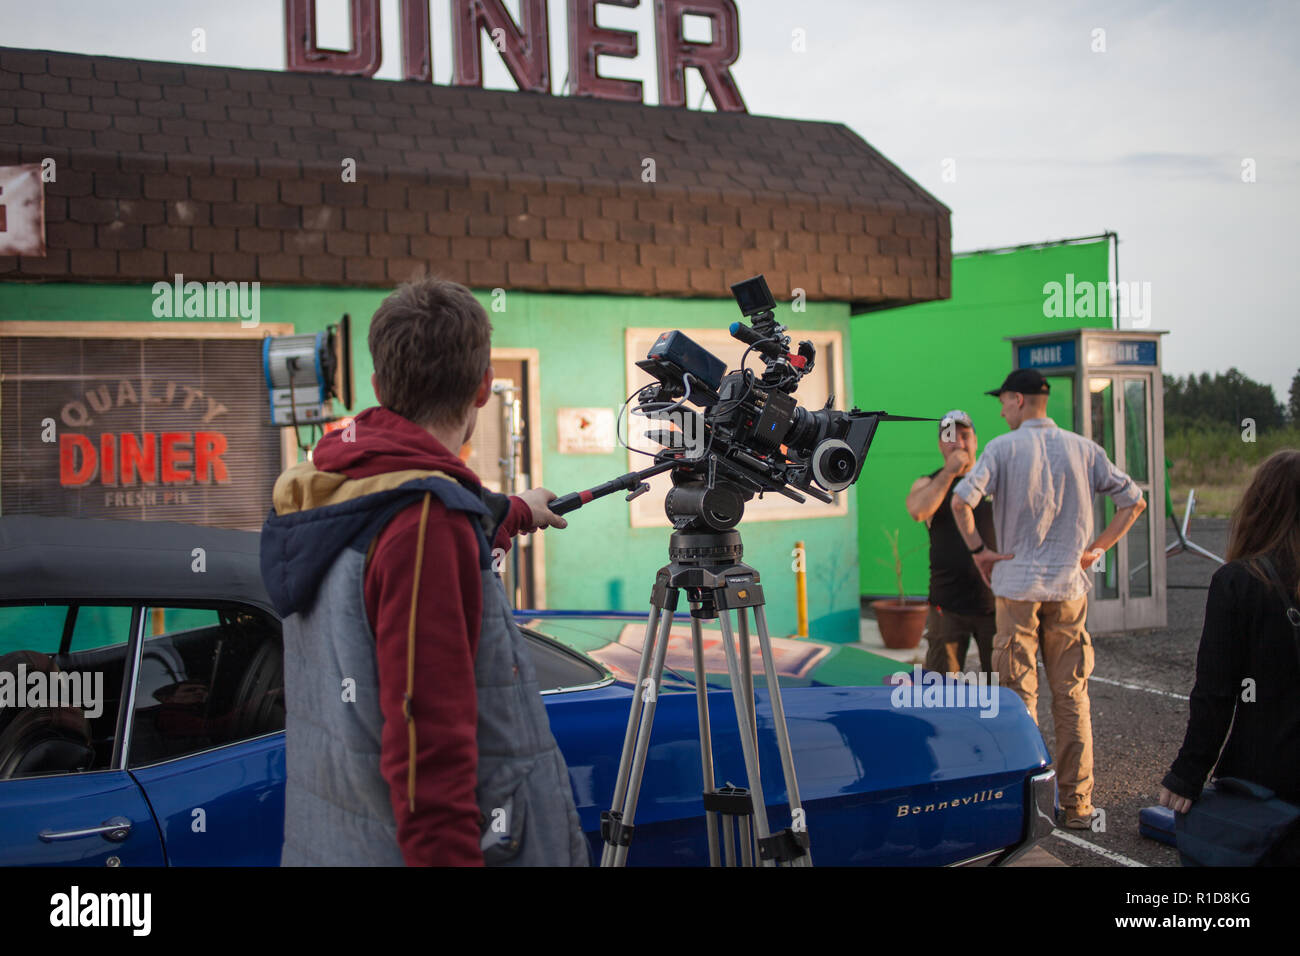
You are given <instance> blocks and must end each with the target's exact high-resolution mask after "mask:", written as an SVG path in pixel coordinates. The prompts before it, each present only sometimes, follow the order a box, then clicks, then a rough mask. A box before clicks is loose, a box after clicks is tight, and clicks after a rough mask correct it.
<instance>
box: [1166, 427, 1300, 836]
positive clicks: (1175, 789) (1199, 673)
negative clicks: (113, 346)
mask: <svg viewBox="0 0 1300 956" xmlns="http://www.w3.org/2000/svg"><path fill="white" fill-rule="evenodd" d="M1261 555H1267V556H1268V558H1269V559H1270V560H1271V561H1272V563H1273V565H1274V567H1275V568H1276V570H1277V574H1278V576H1279V577H1280V578H1281V581H1282V583H1283V586H1284V587H1285V588H1286V590H1287V594H1286V595H1283V594H1282V593H1281V591H1280V589H1279V588H1277V587H1276V586H1274V585H1273V584H1272V583H1271V582H1270V580H1269V577H1268V575H1267V573H1266V572H1265V571H1264V569H1263V567H1262V565H1261V563H1260V560H1259V558H1260V556H1261ZM1287 601H1289V602H1290V604H1292V605H1296V606H1300V451H1296V450H1293V449H1287V450H1283V451H1279V452H1276V453H1274V454H1273V455H1272V456H1270V457H1269V459H1268V460H1267V461H1265V462H1264V463H1263V464H1262V465H1260V467H1259V470H1258V471H1257V472H1256V473H1255V477H1254V479H1253V480H1252V481H1251V483H1250V486H1249V487H1248V488H1247V489H1246V492H1245V494H1244V495H1243V496H1242V499H1241V503H1240V504H1239V505H1238V506H1237V510H1236V513H1235V514H1234V515H1233V520H1232V530H1231V532H1230V536H1229V543H1228V563H1227V564H1225V565H1224V566H1223V567H1221V568H1220V569H1219V570H1218V571H1216V572H1215V574H1214V577H1213V578H1212V579H1211V581H1210V593H1209V596H1208V598H1207V599H1206V602H1205V626H1204V629H1203V630H1202V632H1201V644H1200V649H1199V650H1198V651H1197V655H1196V684H1195V686H1194V687H1193V688H1192V693H1191V701H1190V707H1189V711H1190V713H1189V716H1188V721H1187V733H1186V735H1185V736H1184V738H1183V746H1182V749H1181V750H1179V752H1178V757H1177V759H1176V760H1175V761H1174V763H1173V766H1172V767H1171V768H1170V770H1169V773H1168V774H1166V775H1165V778H1164V780H1163V781H1161V787H1160V802H1161V803H1162V804H1163V805H1164V806H1166V807H1171V808H1173V809H1174V810H1175V811H1176V812H1179V813H1186V812H1187V811H1188V810H1189V809H1190V808H1191V806H1192V802H1193V801H1195V800H1196V799H1197V798H1198V797H1199V796H1200V794H1201V788H1202V786H1203V785H1204V783H1205V779H1206V777H1207V776H1208V775H1209V774H1211V773H1213V774H1214V776H1215V777H1240V778H1242V779H1245V780H1249V781H1251V782H1253V783H1258V784H1261V785H1263V786H1265V787H1268V788H1269V789H1271V790H1273V791H1274V792H1275V793H1276V794H1277V795H1278V796H1279V797H1281V798H1282V799H1283V800H1288V801H1290V802H1292V803H1300V690H1297V688H1300V648H1297V644H1296V638H1295V635H1294V632H1293V630H1292V627H1291V624H1290V622H1289V620H1288V619H1287ZM1234 714H1235V719H1234ZM1225 738H1226V739H1225Z"/></svg>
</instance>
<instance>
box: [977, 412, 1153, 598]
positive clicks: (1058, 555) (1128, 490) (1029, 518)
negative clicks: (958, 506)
mask: <svg viewBox="0 0 1300 956" xmlns="http://www.w3.org/2000/svg"><path fill="white" fill-rule="evenodd" d="M953 494H954V495H956V496H957V497H959V498H961V500H962V501H964V502H966V504H968V505H970V506H971V507H972V508H974V507H975V506H976V505H977V504H979V502H980V499H981V498H983V497H984V495H992V496H993V526H994V528H995V529H996V531H997V536H998V547H999V551H1000V553H1002V554H1014V555H1015V557H1014V558H1012V559H1011V560H1009V561H999V562H997V563H996V564H994V565H993V575H992V577H993V593H994V594H995V595H997V596H998V597H1001V598H1009V599H1011V600H1016V601H1073V600H1075V599H1076V598H1079V597H1081V596H1083V595H1084V594H1086V593H1087V591H1088V589H1089V588H1090V587H1091V586H1092V581H1091V580H1090V577H1089V575H1088V573H1087V572H1085V571H1084V570H1083V569H1082V568H1081V567H1079V559H1080V558H1082V557H1083V553H1084V551H1085V550H1087V548H1088V546H1089V545H1090V544H1091V543H1092V542H1093V541H1094V540H1095V538H1096V536H1097V534H1099V533H1100V529H1098V528H1096V527H1095V525H1094V519H1093V509H1092V502H1093V498H1094V496H1096V495H1109V496H1110V497H1111V498H1112V499H1114V501H1115V506H1116V507H1117V508H1127V507H1129V506H1130V505H1135V504H1137V503H1138V501H1139V500H1141V498H1142V492H1141V491H1140V490H1139V489H1138V487H1137V485H1136V484H1135V483H1134V482H1133V479H1132V478H1130V477H1129V476H1128V475H1126V474H1124V472H1122V471H1120V470H1119V469H1118V468H1116V467H1115V466H1114V465H1113V464H1111V461H1110V459H1109V458H1108V457H1106V451H1105V449H1103V448H1102V447H1101V446H1100V445H1098V444H1097V443H1096V442H1094V441H1091V440H1089V439H1087V438H1084V437H1083V436H1082V435H1077V434H1075V433H1074V432H1071V431H1066V430H1065V429H1062V428H1058V427H1057V425H1056V422H1054V421H1052V420H1051V419H1050V418H1031V419H1029V420H1027V421H1024V422H1021V424H1020V427H1019V428H1017V429H1015V430H1013V431H1010V432H1008V433H1007V434H1005V435H999V436H998V437H997V438H995V439H993V440H992V441H991V442H989V443H988V444H987V445H986V446H985V447H984V451H983V453H982V454H981V455H980V456H979V460H978V461H976V462H975V465H974V467H973V468H971V470H970V471H969V472H968V473H967V474H966V476H965V477H964V478H962V480H961V481H959V482H958V483H957V484H956V486H955V487H954V488H953Z"/></svg>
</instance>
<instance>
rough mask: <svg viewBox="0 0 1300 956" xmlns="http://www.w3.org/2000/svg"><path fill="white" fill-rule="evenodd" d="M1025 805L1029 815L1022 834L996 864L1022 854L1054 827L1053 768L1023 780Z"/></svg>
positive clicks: (1015, 858)
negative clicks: (1017, 841) (1018, 840)
mask: <svg viewBox="0 0 1300 956" xmlns="http://www.w3.org/2000/svg"><path fill="white" fill-rule="evenodd" d="M1025 807H1026V809H1027V810H1029V814H1030V815H1029V819H1028V821H1026V823H1025V833H1024V836H1023V837H1022V838H1021V840H1020V842H1019V843H1017V844H1016V845H1015V846H1013V847H1009V848H1008V849H1007V851H1006V853H1005V854H1004V855H1003V856H1001V857H1000V858H999V859H998V860H997V863H996V864H995V865H997V866H1006V865H1007V864H1008V863H1012V862H1014V861H1015V860H1017V859H1019V858H1020V857H1022V856H1024V855H1025V854H1026V853H1027V852H1029V851H1030V850H1032V849H1033V848H1034V847H1035V846H1037V845H1038V844H1039V842H1040V841H1041V840H1042V839H1043V838H1044V837H1046V836H1048V835H1049V834H1050V833H1051V832H1052V831H1053V830H1055V829H1056V770H1055V769H1053V768H1050V767H1049V768H1048V769H1047V770H1043V771H1041V772H1039V773H1036V774H1034V775H1033V776H1032V777H1028V778H1027V779H1026V780H1025Z"/></svg>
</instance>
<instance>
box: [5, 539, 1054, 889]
mask: <svg viewBox="0 0 1300 956" xmlns="http://www.w3.org/2000/svg"><path fill="white" fill-rule="evenodd" d="M516 616H517V619H518V621H519V623H520V626H521V627H522V628H523V630H524V633H525V634H526V635H527V637H528V639H529V643H530V646H531V648H532V650H533V654H534V660H535V663H536V667H537V672H538V676H539V678H540V680H541V683H542V686H543V687H544V688H546V690H545V691H544V697H545V702H546V705H547V712H548V715H549V717H550V721H551V728H552V730H553V732H554V734H555V737H556V740H557V741H558V742H559V744H560V747H561V749H562V750H563V752H564V756H565V759H566V761H567V762H568V766H569V775H570V780H571V782H572V784H573V790H574V795H575V797H576V801H577V806H578V812H579V814H580V816H581V818H582V825H583V829H584V831H585V832H586V834H587V840H588V844H589V846H590V848H591V853H592V859H593V861H596V860H598V859H599V857H600V849H601V845H602V844H601V839H600V813H601V811H603V810H607V809H609V802H610V799H611V797H612V794H613V789H614V777H615V775H616V773H617V770H618V763H619V754H620V749H621V746H622V741H623V734H624V730H625V728H626V724H627V717H628V709H629V707H630V706H631V703H632V699H633V687H634V679H635V672H636V665H637V659H638V656H639V653H640V645H641V641H642V639H643V634H644V628H645V615H635V614H591V613H577V612H570V613H568V614H565V613H561V612H540V611H521V612H517V615H516ZM689 636H690V628H689V619H687V618H683V619H682V620H681V621H680V622H679V623H678V624H675V626H674V627H673V630H672V633H671V636H670V643H669V648H668V655H667V662H666V666H665V671H664V680H663V686H662V690H661V694H660V697H659V706H658V712H657V714H656V716H655V724H654V735H653V738H652V743H651V747H650V751H649V755H648V759H647V763H646V771H645V776H644V784H643V787H642V792H641V799H640V802H639V804H638V809H637V817H636V821H635V822H636V836H635V840H634V842H633V844H632V846H631V851H630V854H629V862H630V863H631V864H632V865H638V864H641V865H645V864H657V865H677V866H694V865H705V864H707V862H708V849H707V844H706V839H705V829H704V823H703V807H702V800H701V773H700V757H699V743H698V737H697V733H698V731H697V723H696V702H695V694H694V680H695V676H694V672H693V671H694V669H693V666H692V659H691V655H690V645H689ZM705 636H706V646H705V668H704V669H705V680H706V681H707V684H708V686H709V688H710V692H709V703H710V714H711V719H712V725H713V737H714V763H715V768H716V773H717V778H718V783H719V785H721V784H724V783H736V784H738V785H743V784H744V763H743V759H742V756H741V751H740V741H739V735H738V732H737V728H736V720H735V711H734V708H733V704H732V699H731V695H730V691H729V689H728V687H727V676H726V667H725V664H724V663H723V657H722V653H721V650H720V643H719V642H720V640H721V638H720V635H719V634H718V632H717V631H716V630H714V631H709V630H707V629H706V631H705ZM773 643H774V658H775V659H776V663H777V669H778V672H779V674H780V680H781V683H782V699H783V701H784V703H785V713H786V719H787V723H788V726H789V730H790V738H791V743H792V747H793V751H794V760H795V768H796V771H797V775H798V780H799V787H800V791H801V796H802V798H803V805H804V809H805V813H806V822H807V827H808V833H809V836H810V838H811V853H812V859H813V863H814V864H815V865H819V866H825V865H908V866H912V865H956V864H976V863H979V864H983V863H1006V862H1008V861H1010V860H1012V859H1014V858H1015V857H1016V856H1018V855H1019V854H1021V853H1023V852H1024V851H1025V850H1027V849H1028V848H1029V847H1031V846H1033V845H1034V844H1035V843H1036V842H1037V841H1038V840H1039V839H1041V838H1042V837H1043V836H1044V835H1046V834H1047V833H1048V832H1050V830H1051V828H1052V825H1053V823H1052V820H1053V805H1054V800H1055V778H1054V775H1053V772H1052V770H1051V768H1050V766H1049V764H1050V758H1049V755H1048V753H1047V750H1046V747H1045V746H1044V744H1043V739H1042V736H1041V735H1040V734H1039V732H1038V728H1037V726H1036V725H1035V724H1034V722H1033V721H1032V720H1031V719H1030V717H1029V715H1028V713H1027V712H1026V710H1025V708H1024V705H1023V704H1022V703H1021V702H1020V700H1019V698H1017V697H1016V696H1015V695H1014V694H1013V693H1011V692H1010V691H1007V690H1005V689H1000V688H994V689H993V694H994V696H993V697H992V698H989V699H984V700H981V701H979V702H978V705H977V704H976V702H974V701H966V702H965V705H964V706H959V705H956V704H954V705H951V706H934V704H933V702H932V701H930V700H929V698H928V697H927V696H926V695H923V693H922V687H921V685H920V684H917V685H915V686H907V685H904V686H895V681H896V679H891V675H892V674H893V673H894V672H895V671H897V670H898V665H897V664H896V663H895V662H893V661H889V660H886V659H884V658H882V657H878V656H876V655H872V654H869V653H867V652H865V651H863V650H861V649H860V648H857V647H851V646H845V645H835V644H826V643H821V642H818V641H810V640H793V639H783V638H774V640H773ZM282 657H283V651H282V644H281V637H280V622H279V620H278V618H277V617H276V614H275V612H274V610H273V609H272V607H271V603H270V601H269V599H268V598H267V595H266V592H265V590H264V589H263V586H262V581H261V576H260V573H259V567H258V536H257V534H255V533H251V532H242V531H231V530H223V529H216V528H209V527H199V526H194V525H182V524H170V523H162V522H117V521H90V520H77V519H67V518H36V517H10V518H0V864H5V865H11V866H12V865H58V864H74V865H83V866H84V865H94V866H99V865H106V866H162V865H169V866H275V865H277V864H278V863H279V859H280V844H281V840H282V833H283V826H284V781H285V757H284V686H283V659H282ZM756 671H758V672H759V673H760V674H761V668H760V667H756ZM940 691H942V688H941V689H940ZM756 697H757V711H758V724H759V759H760V763H761V766H762V767H763V768H765V770H764V784H765V795H766V797H767V799H768V800H769V801H770V805H769V811H770V819H771V821H772V823H773V826H774V827H775V828H777V829H779V828H780V827H782V826H784V825H785V823H786V822H788V818H789V812H788V808H787V807H786V805H785V803H784V800H785V794H784V792H783V784H782V783H781V776H780V773H779V767H780V763H779V759H780V758H779V755H778V753H777V750H776V744H775V739H774V734H773V733H772V723H771V711H770V709H769V708H768V706H767V701H766V692H765V690H764V689H763V687H762V684H761V681H760V685H759V689H758V691H757V692H756ZM950 703H952V702H950ZM958 703H961V702H960V701H959V702H958Z"/></svg>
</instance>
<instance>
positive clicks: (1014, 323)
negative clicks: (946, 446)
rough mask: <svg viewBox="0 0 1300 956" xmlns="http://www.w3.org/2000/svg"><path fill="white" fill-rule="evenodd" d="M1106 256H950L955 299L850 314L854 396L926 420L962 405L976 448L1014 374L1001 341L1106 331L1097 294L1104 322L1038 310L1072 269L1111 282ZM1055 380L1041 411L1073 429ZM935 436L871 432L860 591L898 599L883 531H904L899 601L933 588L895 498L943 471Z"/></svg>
mask: <svg viewBox="0 0 1300 956" xmlns="http://www.w3.org/2000/svg"><path fill="white" fill-rule="evenodd" d="M1109 249H1110V244H1109V242H1108V241H1106V240H1104V239H1102V240H1098V241H1095V242H1087V243H1076V244H1058V245H1050V246H1043V247H1037V248H1031V249H1021V250H1015V251H1009V252H979V253H971V254H969V255H961V256H954V257H953V266H952V298H951V299H948V300H945V301H942V302H929V303H925V304H923V305H913V306H908V307H906V308H902V309H889V310H886V311H882V312H871V313H867V314H865V315H859V316H855V317H854V318H853V319H852V336H851V342H852V350H851V354H852V365H853V380H854V383H855V386H856V388H855V398H854V400H855V401H856V402H857V404H858V406H859V407H861V408H863V409H884V410H886V411H888V412H892V413H893V414H896V415H917V416H924V417H927V418H939V417H940V416H941V415H943V413H944V412H946V411H948V410H949V409H953V408H960V409H964V410H965V411H967V412H969V413H970V416H971V420H972V421H973V422H974V423H975V430H976V432H977V434H978V436H979V441H980V447H981V448H983V446H984V444H985V443H986V442H988V441H989V440H991V439H993V438H995V437H996V436H998V435H1001V434H1003V433H1004V432H1006V431H1007V430H1008V429H1007V424H1006V422H1004V421H1003V420H1002V417H1001V415H1000V414H999V408H1000V406H999V405H998V400H997V399H996V398H992V397H990V396H988V395H985V394H984V393H985V392H987V391H988V390H989V389H991V388H996V387H997V386H998V385H1000V384H1002V380H1003V379H1004V378H1005V377H1006V375H1007V373H1008V372H1010V371H1011V368H1012V356H1011V343H1010V342H1008V341H1006V338H1007V337H1008V336H1013V335H1029V334H1032V333H1035V332H1051V331H1057V330H1060V329H1074V328H1110V327H1111V325H1112V323H1111V319H1110V317H1109V312H1108V311H1105V302H1106V297H1105V296H1103V297H1102V306H1103V314H1102V315H1100V316H1082V317H1081V316H1068V315H1067V316H1064V317H1056V316H1047V315H1044V314H1043V313H1044V303H1045V302H1046V299H1047V296H1046V294H1045V293H1044V291H1043V287H1044V285H1045V284H1047V283H1049V282H1060V283H1062V285H1064V284H1065V283H1066V277H1067V275H1071V274H1072V275H1073V276H1074V282H1075V284H1076V286H1077V285H1078V284H1079V283H1082V282H1093V283H1095V282H1105V281H1107V279H1108V275H1109V260H1110V257H1109ZM1051 384H1052V398H1051V401H1050V402H1049V405H1048V415H1050V416H1051V417H1052V419H1054V420H1055V421H1056V423H1057V424H1058V425H1061V426H1062V427H1064V428H1072V427H1073V424H1074V423H1073V416H1072V413H1071V411H1070V408H1071V398H1072V396H1071V394H1070V389H1069V388H1068V385H1069V379H1068V378H1052V379H1051ZM937 438H938V425H937V424H935V423H932V422H884V423H882V424H881V425H880V428H879V430H878V431H877V432H876V438H875V440H874V442H873V443H872V446H871V452H870V454H869V455H868V456H867V462H866V465H865V466H864V467H863V469H862V476H861V478H860V479H859V480H858V484H857V495H858V545H859V548H860V560H859V573H860V578H861V588H862V594H863V595H872V596H878V595H888V594H895V593H897V585H896V583H895V576H894V568H893V558H892V555H891V551H890V547H889V543H888V541H887V540H886V538H885V534H884V532H885V530H889V531H890V532H891V533H892V532H893V531H894V530H895V529H897V530H899V531H900V535H899V551H900V552H902V553H903V555H904V558H903V589H904V591H905V592H906V594H908V595H909V596H924V595H925V593H926V592H927V590H928V588H929V558H928V549H929V536H928V534H927V532H926V528H925V525H924V524H922V523H919V522H914V521H913V520H912V519H911V517H910V516H909V515H908V513H907V509H906V508H905V507H904V506H903V502H904V501H905V500H906V498H907V492H908V489H909V488H911V486H912V482H913V481H915V480H916V479H917V478H918V477H920V476H921V475H926V474H929V473H930V472H932V471H934V470H935V469H936V468H938V467H939V466H940V465H942V464H943V458H942V456H941V455H940V454H939V449H938V444H937ZM882 561H883V562H885V563H883V564H882V563H881V562H882Z"/></svg>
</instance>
